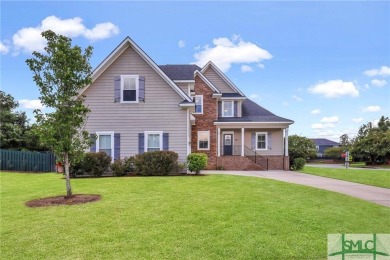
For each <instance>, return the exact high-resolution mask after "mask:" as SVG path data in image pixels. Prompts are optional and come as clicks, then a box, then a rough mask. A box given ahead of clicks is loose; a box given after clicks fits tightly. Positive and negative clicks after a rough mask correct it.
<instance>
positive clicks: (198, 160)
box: [187, 153, 208, 174]
mask: <svg viewBox="0 0 390 260" xmlns="http://www.w3.org/2000/svg"><path fill="white" fill-rule="evenodd" d="M207 161H208V157H207V154H205V153H192V154H190V155H188V156H187V165H188V170H190V171H191V172H195V173H196V174H199V173H200V170H203V169H204V168H206V166H207Z"/></svg>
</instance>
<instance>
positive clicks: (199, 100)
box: [195, 95, 203, 114]
mask: <svg viewBox="0 0 390 260" xmlns="http://www.w3.org/2000/svg"><path fill="white" fill-rule="evenodd" d="M195 113H196V114H203V95H196V96H195Z"/></svg>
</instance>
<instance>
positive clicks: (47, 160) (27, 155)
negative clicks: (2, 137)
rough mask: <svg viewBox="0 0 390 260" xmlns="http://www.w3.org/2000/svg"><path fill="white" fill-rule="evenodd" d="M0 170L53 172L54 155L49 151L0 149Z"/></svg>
mask: <svg viewBox="0 0 390 260" xmlns="http://www.w3.org/2000/svg"><path fill="white" fill-rule="evenodd" d="M0 156H1V157H0V170H4V171H22V172H53V171H55V157H54V154H52V153H50V152H21V151H13V150H5V149H0Z"/></svg>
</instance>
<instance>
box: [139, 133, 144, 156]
mask: <svg viewBox="0 0 390 260" xmlns="http://www.w3.org/2000/svg"><path fill="white" fill-rule="evenodd" d="M144 152H145V134H144V133H139V134H138V153H139V154H142V153H144Z"/></svg>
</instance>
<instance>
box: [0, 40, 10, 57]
mask: <svg viewBox="0 0 390 260" xmlns="http://www.w3.org/2000/svg"><path fill="white" fill-rule="evenodd" d="M8 52H9V47H8V46H7V45H5V44H4V43H2V42H1V41H0V53H1V54H7V53H8Z"/></svg>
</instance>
